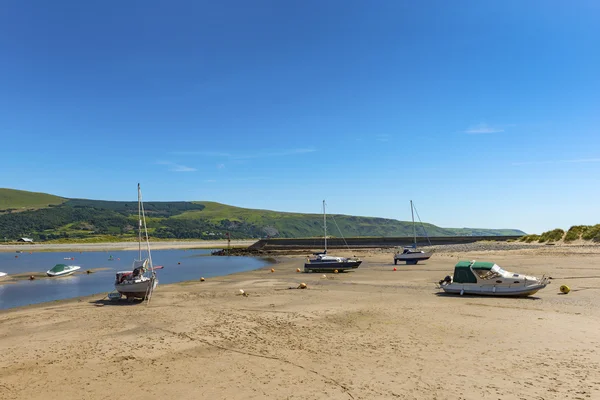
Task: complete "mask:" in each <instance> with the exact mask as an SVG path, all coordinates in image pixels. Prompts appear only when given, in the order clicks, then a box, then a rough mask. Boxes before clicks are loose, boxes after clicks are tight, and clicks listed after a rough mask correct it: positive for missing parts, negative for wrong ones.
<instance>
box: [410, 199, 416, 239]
mask: <svg viewBox="0 0 600 400" xmlns="http://www.w3.org/2000/svg"><path fill="white" fill-rule="evenodd" d="M410 213H411V215H412V223H413V240H414V248H415V249H416V248H417V230H416V228H415V211H414V210H413V202H412V200H411V201H410Z"/></svg>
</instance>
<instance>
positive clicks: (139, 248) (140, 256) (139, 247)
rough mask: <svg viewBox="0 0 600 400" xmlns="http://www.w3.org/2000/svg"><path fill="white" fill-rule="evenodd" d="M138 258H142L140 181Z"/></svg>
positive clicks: (139, 190)
mask: <svg viewBox="0 0 600 400" xmlns="http://www.w3.org/2000/svg"><path fill="white" fill-rule="evenodd" d="M138 251H139V257H138V260H141V259H142V191H141V189H140V184H139V183H138Z"/></svg>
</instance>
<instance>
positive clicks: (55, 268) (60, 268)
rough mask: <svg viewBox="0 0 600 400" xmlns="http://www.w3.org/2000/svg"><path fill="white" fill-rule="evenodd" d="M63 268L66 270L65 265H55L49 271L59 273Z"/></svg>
mask: <svg viewBox="0 0 600 400" xmlns="http://www.w3.org/2000/svg"><path fill="white" fill-rule="evenodd" d="M65 268H67V265H66V264H56V265H55V266H54V268H52V269H51V270H50V271H52V272H61V271H64V270H65Z"/></svg>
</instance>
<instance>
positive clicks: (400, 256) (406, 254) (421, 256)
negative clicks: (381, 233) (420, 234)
mask: <svg viewBox="0 0 600 400" xmlns="http://www.w3.org/2000/svg"><path fill="white" fill-rule="evenodd" d="M410 213H411V215H412V225H413V245H412V246H410V247H404V250H403V251H402V253H401V252H399V251H397V252H396V254H394V265H395V264H398V261H401V262H402V261H404V262H406V264H407V265H415V264H416V263H418V262H419V261H423V260H428V259H429V258H430V257H431V256H432V254H433V253H432V252H425V251H423V250H417V229H416V227H415V212H414V206H413V202H412V200H411V201H410ZM418 215H419V214H418V213H417V216H418ZM419 220H420V218H419ZM423 229H425V228H424V227H423ZM425 234H427V233H425ZM427 240H429V237H427ZM430 244H431V243H430Z"/></svg>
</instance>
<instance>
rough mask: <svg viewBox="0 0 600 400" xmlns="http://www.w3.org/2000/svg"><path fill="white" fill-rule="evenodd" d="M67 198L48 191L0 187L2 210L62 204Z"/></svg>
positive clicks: (0, 208) (0, 205) (0, 210)
mask: <svg viewBox="0 0 600 400" xmlns="http://www.w3.org/2000/svg"><path fill="white" fill-rule="evenodd" d="M66 200H67V199H63V198H62V197H58V196H53V195H51V194H46V193H36V192H27V191H24V190H15V189H3V188H0V212H6V211H8V210H14V211H20V210H24V209H26V210H27V209H38V208H45V207H49V206H51V205H58V204H62V203H64V202H65V201H66Z"/></svg>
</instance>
